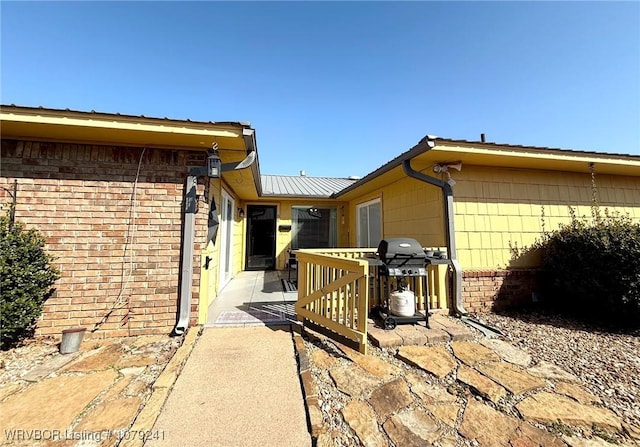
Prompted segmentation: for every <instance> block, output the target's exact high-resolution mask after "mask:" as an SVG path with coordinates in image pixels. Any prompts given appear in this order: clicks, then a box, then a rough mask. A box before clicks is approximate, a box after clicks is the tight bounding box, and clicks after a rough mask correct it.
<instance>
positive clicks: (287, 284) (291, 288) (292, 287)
mask: <svg viewBox="0 0 640 447" xmlns="http://www.w3.org/2000/svg"><path fill="white" fill-rule="evenodd" d="M281 281H282V290H283V291H285V292H297V291H298V286H297V285H296V283H294V282H293V281H289V280H288V279H282V280H281Z"/></svg>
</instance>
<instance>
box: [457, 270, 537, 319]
mask: <svg viewBox="0 0 640 447" xmlns="http://www.w3.org/2000/svg"><path fill="white" fill-rule="evenodd" d="M535 289H536V270H525V269H523V270H467V271H464V272H462V304H463V306H464V307H465V309H466V310H467V312H471V313H486V312H491V311H497V310H501V309H505V308H509V307H516V306H520V305H525V304H528V303H531V298H532V293H533V291H534V290H535Z"/></svg>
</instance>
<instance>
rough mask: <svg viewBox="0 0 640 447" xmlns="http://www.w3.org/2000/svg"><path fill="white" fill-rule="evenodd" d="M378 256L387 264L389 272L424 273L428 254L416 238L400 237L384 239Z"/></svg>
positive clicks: (390, 273) (395, 274)
mask: <svg viewBox="0 0 640 447" xmlns="http://www.w3.org/2000/svg"><path fill="white" fill-rule="evenodd" d="M378 257H379V258H380V261H382V263H383V264H384V265H385V266H386V270H387V272H386V273H387V274H389V275H393V276H400V275H410V276H414V275H424V274H426V270H425V269H424V267H425V261H426V258H427V257H426V255H425V253H424V250H423V249H422V247H421V246H420V243H419V242H418V241H416V240H415V239H411V238H406V237H398V238H389V239H383V240H382V241H380V244H379V245H378Z"/></svg>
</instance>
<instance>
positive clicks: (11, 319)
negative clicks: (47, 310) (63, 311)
mask: <svg viewBox="0 0 640 447" xmlns="http://www.w3.org/2000/svg"><path fill="white" fill-rule="evenodd" d="M52 261H53V258H52V257H51V255H49V254H47V253H45V251H44V238H43V237H42V236H41V235H40V233H38V231H37V230H35V229H28V230H27V229H25V226H24V224H22V223H21V222H15V224H13V225H12V224H11V221H10V218H9V213H7V214H5V215H4V216H2V217H1V218H0V291H1V293H2V298H1V300H0V347H1V348H2V349H7V348H9V347H11V346H13V345H15V344H16V343H17V342H18V341H20V340H22V339H24V338H25V337H28V336H31V335H32V334H33V330H34V329H35V323H36V321H37V320H38V318H39V317H40V314H41V313H42V306H43V304H44V302H45V301H46V300H47V298H49V296H51V293H53V289H52V286H53V283H54V282H55V281H56V280H57V279H58V278H59V276H60V275H59V272H58V270H57V269H56V268H55V267H53V266H52V265H51V263H52Z"/></svg>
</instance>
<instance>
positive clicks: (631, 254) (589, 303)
mask: <svg viewBox="0 0 640 447" xmlns="http://www.w3.org/2000/svg"><path fill="white" fill-rule="evenodd" d="M571 211H572V221H571V223H570V224H568V225H562V226H561V227H560V228H559V229H558V230H556V231H554V232H552V233H550V234H546V235H545V237H544V238H543V240H542V241H541V242H539V243H538V244H537V248H541V249H542V253H543V255H542V265H541V274H542V283H541V289H542V293H543V296H544V297H545V303H546V304H547V305H549V306H551V307H552V308H554V309H556V310H559V311H561V312H563V313H565V314H570V315H573V316H578V317H584V318H586V319H589V320H592V321H594V322H597V323H603V324H608V325H615V326H624V327H640V224H638V223H633V221H632V220H631V219H630V218H629V217H627V216H621V215H609V213H608V212H606V211H605V216H604V217H603V216H601V215H600V213H599V211H598V210H596V212H595V213H594V216H593V219H591V220H589V221H587V220H586V219H584V218H583V219H578V218H576V217H575V213H573V210H571Z"/></svg>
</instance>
